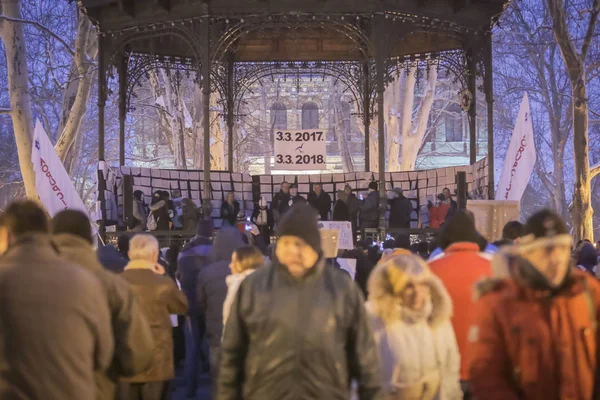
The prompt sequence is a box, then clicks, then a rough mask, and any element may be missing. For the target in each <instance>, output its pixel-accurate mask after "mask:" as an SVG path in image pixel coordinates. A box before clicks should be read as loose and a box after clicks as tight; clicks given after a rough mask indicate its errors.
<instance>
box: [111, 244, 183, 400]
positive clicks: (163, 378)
mask: <svg viewBox="0 0 600 400" xmlns="http://www.w3.org/2000/svg"><path fill="white" fill-rule="evenodd" d="M158 253H159V249H158V241H157V240H156V238H154V236H151V235H147V234H139V235H136V236H134V237H133V238H132V239H131V242H130V244H129V259H130V260H131V261H129V264H127V267H125V271H124V272H123V273H122V274H121V276H122V277H123V279H125V280H126V281H127V282H129V284H130V286H131V289H132V291H133V293H134V294H135V296H136V298H137V300H138V302H139V303H140V305H141V307H142V310H143V312H144V315H145V317H146V319H147V320H148V322H149V323H150V327H151V330H152V336H153V338H154V344H155V349H154V351H153V352H152V358H153V359H152V365H151V367H150V368H149V369H147V370H145V371H143V372H141V373H139V374H136V375H134V376H132V377H127V378H122V379H121V383H120V385H119V394H118V398H119V399H124V400H126V399H129V400H155V399H163V398H165V397H164V396H166V394H168V393H169V392H170V387H169V386H170V380H171V379H173V378H174V377H175V365H174V361H173V336H172V327H171V314H179V315H181V314H185V313H186V312H187V309H188V303H187V299H186V297H185V294H183V292H181V291H180V290H179V288H178V287H177V285H176V284H175V282H173V280H172V279H171V278H169V277H168V276H162V274H163V273H164V268H163V267H162V266H159V265H158Z"/></svg>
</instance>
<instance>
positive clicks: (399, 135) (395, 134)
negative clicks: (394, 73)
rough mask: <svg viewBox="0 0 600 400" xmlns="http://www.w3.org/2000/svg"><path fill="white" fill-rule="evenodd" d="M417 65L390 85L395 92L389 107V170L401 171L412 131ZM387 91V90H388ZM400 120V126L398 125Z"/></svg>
mask: <svg viewBox="0 0 600 400" xmlns="http://www.w3.org/2000/svg"><path fill="white" fill-rule="evenodd" d="M416 71H417V67H416V66H413V67H411V68H410V69H409V70H408V74H406V73H403V76H400V77H399V78H397V79H395V80H394V82H395V84H392V85H390V86H391V89H392V90H393V91H394V94H393V95H392V96H390V102H391V103H393V106H392V107H389V106H388V107H389V108H388V110H389V111H388V115H389V119H388V120H389V124H388V138H389V140H388V143H389V148H388V170H389V171H390V172H394V171H400V153H401V152H402V149H403V148H404V146H405V143H404V138H405V137H406V136H407V135H408V134H410V132H411V131H412V115H413V107H414V104H415V85H416V83H417V78H416ZM386 93H387V91H386ZM398 120H400V126H398Z"/></svg>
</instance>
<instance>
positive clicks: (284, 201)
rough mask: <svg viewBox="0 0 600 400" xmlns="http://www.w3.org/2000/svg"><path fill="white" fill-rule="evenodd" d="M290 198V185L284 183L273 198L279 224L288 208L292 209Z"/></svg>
mask: <svg viewBox="0 0 600 400" xmlns="http://www.w3.org/2000/svg"><path fill="white" fill-rule="evenodd" d="M290 197H291V196H290V184H289V183H287V182H286V181H283V183H282V184H281V189H280V190H279V192H277V193H276V194H275V195H274V196H273V202H272V203H271V210H272V211H273V217H275V222H278V221H279V219H280V218H281V217H282V216H283V214H285V212H286V211H287V210H288V208H290Z"/></svg>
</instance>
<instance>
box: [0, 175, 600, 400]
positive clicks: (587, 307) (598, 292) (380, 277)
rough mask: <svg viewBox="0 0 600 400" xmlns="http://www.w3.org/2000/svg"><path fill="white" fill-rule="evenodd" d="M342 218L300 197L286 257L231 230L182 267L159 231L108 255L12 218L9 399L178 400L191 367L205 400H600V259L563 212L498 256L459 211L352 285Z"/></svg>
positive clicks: (80, 222)
mask: <svg viewBox="0 0 600 400" xmlns="http://www.w3.org/2000/svg"><path fill="white" fill-rule="evenodd" d="M282 186H283V185H282ZM315 189H317V188H315ZM371 189H372V191H371V192H370V193H369V196H368V197H367V200H366V201H364V202H358V207H357V209H358V210H357V211H356V212H359V213H362V210H361V207H364V205H365V204H368V201H369V200H368V199H369V197H371V196H372V197H373V198H375V197H377V196H378V194H377V193H378V192H377V189H376V188H374V187H373V188H371ZM288 196H289V197H288ZM136 199H137V197H136ZM398 199H400V200H399V202H402V201H404V200H403V199H402V198H401V197H398ZM234 201H235V200H234V199H232V198H228V199H227V200H226V202H228V203H229V205H228V206H226V207H231V209H229V210H225V213H227V214H228V215H229V213H230V212H231V211H233V212H235V203H234ZM327 201H328V200H327V197H326V196H324V192H322V190H320V188H318V189H317V190H315V193H314V195H311V196H310V197H309V200H308V201H303V200H298V196H297V193H295V191H294V188H293V187H291V188H285V189H284V187H282V192H281V194H280V195H279V196H278V197H277V198H276V199H274V204H275V205H276V207H271V208H270V209H269V208H267V207H266V204H264V203H262V204H261V205H260V207H259V208H258V209H257V210H256V211H255V212H254V214H253V217H252V218H253V220H255V221H257V222H262V221H264V222H266V223H267V224H269V221H271V222H273V220H275V222H274V224H275V230H276V237H277V240H276V242H275V243H274V244H273V246H272V249H271V251H270V252H268V253H267V254H265V252H264V251H261V250H260V249H259V248H257V247H255V246H252V245H251V244H250V243H249V241H248V239H247V236H246V235H244V234H242V233H241V232H240V231H239V230H238V229H236V228H235V227H231V226H225V227H222V228H221V229H220V230H219V231H218V232H216V233H215V231H214V229H213V225H212V220H211V219H200V220H199V221H197V222H196V226H197V235H196V236H195V237H194V238H193V239H192V240H190V241H189V242H188V243H187V244H186V245H185V246H184V247H183V248H181V249H179V248H178V247H177V246H176V245H172V246H171V247H170V248H169V249H167V251H166V252H164V254H163V253H162V252H161V249H160V248H159V242H158V241H157V239H156V238H154V237H153V236H151V235H150V234H147V233H138V234H136V235H135V236H133V237H132V238H131V239H130V240H126V239H124V238H123V239H122V240H120V241H119V248H118V249H117V248H112V247H111V246H110V245H109V246H104V247H103V246H100V248H99V249H98V250H97V251H96V250H95V249H94V246H93V243H94V238H93V235H92V228H91V224H90V221H89V219H88V217H87V216H86V215H85V214H84V213H82V212H80V211H75V210H65V211H62V212H60V213H58V214H57V215H55V216H54V217H53V218H52V220H48V218H47V216H46V214H45V213H44V211H43V210H42V209H41V208H40V207H39V206H38V205H37V204H36V203H34V202H30V201H25V202H17V203H14V204H12V205H10V206H9V207H8V208H7V209H6V211H5V212H4V213H3V214H2V215H1V216H0V304H2V307H0V398H1V399H7V400H9V399H31V400H33V399H45V400H65V399H106V400H109V399H119V400H129V399H131V400H133V399H135V400H164V399H169V398H170V396H171V393H172V382H173V379H174V377H175V372H176V369H177V367H182V368H183V375H184V382H185V385H186V392H187V395H188V396H189V397H190V398H193V396H195V391H196V389H197V386H198V378H199V375H200V374H201V373H202V372H207V371H208V372H209V374H210V377H211V390H212V398H213V399H216V400H230V399H231V400H233V399H236V400H238V399H244V400H270V399H283V400H285V399H303V400H310V399H315V400H317V399H339V400H342V399H343V400H348V399H359V400H375V399H381V400H417V399H419V400H423V399H430V400H459V399H483V400H546V399H561V400H563V399H574V400H591V399H600V391H599V389H600V388H596V386H597V383H598V382H599V379H598V378H599V376H598V374H599V373H600V368H599V367H598V355H599V354H598V352H599V351H600V343H599V342H598V338H599V336H598V322H599V318H600V314H599V313H598V310H600V283H599V282H598V280H597V278H596V273H597V272H598V271H597V268H596V266H597V264H598V253H597V249H595V248H594V246H593V245H592V244H591V243H589V242H587V241H582V242H580V243H578V244H577V245H576V246H573V244H572V239H571V236H570V234H569V231H568V229H567V226H566V225H565V223H564V222H563V221H562V220H561V218H560V217H558V216H557V215H556V214H554V213H553V212H551V211H540V212H538V213H536V214H535V215H533V216H531V217H530V218H529V219H528V221H527V222H526V223H525V224H521V223H519V222H517V221H512V222H510V223H509V224H507V225H506V227H505V229H504V231H503V238H502V240H500V241H498V242H495V243H493V244H490V243H488V242H487V241H486V239H485V238H483V237H482V236H481V235H480V234H479V233H478V232H477V230H476V229H475V222H474V219H473V216H472V215H471V214H470V213H469V212H467V211H464V210H456V211H455V212H453V215H452V216H451V217H450V218H448V219H447V220H446V221H445V223H444V225H443V227H442V230H441V232H440V234H439V237H437V238H436V242H435V243H434V244H433V245H431V246H425V247H422V246H420V245H414V244H411V242H410V238H409V237H408V236H405V235H399V236H398V237H397V238H395V239H392V240H389V241H387V242H386V243H385V246H384V247H386V248H385V249H384V250H383V251H381V249H380V248H379V247H378V246H373V245H372V244H369V243H358V244H357V248H356V249H354V250H351V251H346V252H344V254H343V257H345V258H354V259H356V260H357V263H356V274H355V276H354V277H351V276H350V275H349V274H347V273H345V272H344V271H342V270H341V269H340V268H339V267H336V263H330V262H328V261H329V260H328V259H326V256H325V255H324V254H325V251H324V246H323V242H322V238H321V234H320V232H319V228H318V224H319V220H320V219H323V217H324V216H325V208H326V207H325V206H326V205H327ZM339 201H343V202H344V206H345V207H346V209H348V211H349V210H350V209H351V207H349V205H350V203H351V201H348V198H346V199H340V198H339V197H338V200H337V202H336V203H338V202H339ZM444 201H445V200H444ZM161 203H162V204H161ZM168 203H169V199H168V198H165V197H164V196H163V195H162V194H159V196H157V198H156V199H155V201H154V200H153V204H152V205H151V206H152V207H154V211H156V210H158V209H160V208H161V207H164V206H165V204H167V205H168ZM305 203H306V204H305ZM375 203H377V201H376V202H375ZM344 206H341V207H344ZM392 206H393V205H392ZM446 206H447V209H448V210H450V209H451V207H452V205H451V204H449V203H446ZM319 207H322V208H321V209H319ZM339 207H340V205H339V204H336V205H334V211H335V209H336V208H339ZM321 211H323V212H321ZM167 212H168V211H167ZM161 213H162V211H161ZM138 215H144V214H138ZM367 215H368V214H367ZM167 216H168V214H164V213H162V214H159V213H156V214H155V218H156V222H157V223H160V218H166V217H167ZM136 218H137V217H136ZM261 225H262V224H261ZM109 248H112V252H111V251H109V250H108V249H109ZM340 255H342V254H340ZM353 278H354V279H353ZM178 316H179V317H178Z"/></svg>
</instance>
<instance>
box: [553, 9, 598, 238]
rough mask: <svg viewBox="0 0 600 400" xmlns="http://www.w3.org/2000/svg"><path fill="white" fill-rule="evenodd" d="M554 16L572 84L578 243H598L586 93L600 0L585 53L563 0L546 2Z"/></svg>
mask: <svg viewBox="0 0 600 400" xmlns="http://www.w3.org/2000/svg"><path fill="white" fill-rule="evenodd" d="M546 1H547V4H548V10H549V12H550V16H551V17H552V30H553V32H554V37H555V38H556V41H557V43H558V45H559V48H560V52H561V55H562V58H563V61H564V63H565V66H566V67H567V71H568V74H569V79H570V83H571V97H572V99H573V100H572V101H571V106H572V113H573V114H572V115H573V150H574V160H573V162H574V165H575V190H574V191H573V209H572V214H571V217H572V222H573V232H574V234H575V235H574V236H575V240H576V241H579V240H581V239H589V240H591V241H592V242H593V240H594V229H593V211H592V204H591V179H590V178H591V176H590V161H589V156H588V150H589V144H588V98H587V91H586V75H585V60H586V58H587V52H588V50H589V48H590V45H591V42H592V39H593V37H594V32H595V27H596V24H597V22H598V15H599V14H600V0H594V1H593V5H592V8H591V11H590V20H589V26H588V27H587V30H586V35H585V37H584V39H583V44H582V48H581V54H579V53H578V52H577V50H576V49H575V43H574V41H573V39H572V38H571V35H570V34H569V30H568V26H567V17H566V10H565V4H564V2H563V0H546Z"/></svg>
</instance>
